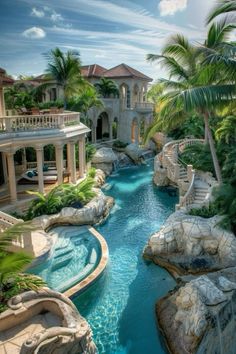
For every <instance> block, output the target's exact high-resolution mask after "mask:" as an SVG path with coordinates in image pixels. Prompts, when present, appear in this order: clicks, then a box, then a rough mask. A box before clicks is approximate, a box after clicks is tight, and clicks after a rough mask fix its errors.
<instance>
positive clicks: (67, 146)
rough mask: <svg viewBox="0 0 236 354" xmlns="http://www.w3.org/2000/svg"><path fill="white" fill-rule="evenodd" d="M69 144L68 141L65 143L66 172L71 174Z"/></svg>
mask: <svg viewBox="0 0 236 354" xmlns="http://www.w3.org/2000/svg"><path fill="white" fill-rule="evenodd" d="M70 148H71V145H70V143H67V144H66V155H67V172H68V173H69V174H71V151H70Z"/></svg>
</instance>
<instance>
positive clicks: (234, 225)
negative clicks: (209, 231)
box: [214, 178, 236, 234]
mask: <svg viewBox="0 0 236 354" xmlns="http://www.w3.org/2000/svg"><path fill="white" fill-rule="evenodd" d="M214 197H215V202H214V203H215V205H216V207H217V209H218V213H219V214H220V215H223V219H222V222H221V226H222V227H224V228H226V229H228V230H230V231H232V232H234V233H235V234H236V183H235V178H234V181H232V182H231V183H228V184H222V185H221V186H219V187H218V188H216V189H215V191H214Z"/></svg>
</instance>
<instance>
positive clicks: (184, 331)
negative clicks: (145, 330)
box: [156, 267, 236, 354]
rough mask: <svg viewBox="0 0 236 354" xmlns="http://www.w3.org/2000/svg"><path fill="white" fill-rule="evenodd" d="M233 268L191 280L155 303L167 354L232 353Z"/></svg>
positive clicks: (234, 340) (234, 327) (235, 343)
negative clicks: (169, 352)
mask: <svg viewBox="0 0 236 354" xmlns="http://www.w3.org/2000/svg"><path fill="white" fill-rule="evenodd" d="M235 281H236V268H235V267H234V268H229V269H226V270H223V271H218V272H215V273H209V274H208V275H204V276H200V277H198V278H194V279H192V280H191V279H188V278H187V277H184V278H182V282H181V287H176V289H175V290H174V291H172V292H170V293H169V294H168V295H167V296H165V297H164V298H162V299H161V300H159V301H158V303H157V307H156V310H157V311H156V312H157V318H158V322H159V326H160V328H161V330H162V333H163V334H164V337H165V340H166V342H167V344H168V348H169V349H170V351H171V353H175V354H188V353H199V354H200V353H207V354H215V353H219V354H224V353H227V354H234V353H235V347H236V337H235V331H236V322H235V319H234V313H235V310H236V283H235Z"/></svg>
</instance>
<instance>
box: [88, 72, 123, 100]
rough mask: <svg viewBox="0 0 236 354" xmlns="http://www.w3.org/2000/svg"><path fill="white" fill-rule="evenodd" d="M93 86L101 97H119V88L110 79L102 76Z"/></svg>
mask: <svg viewBox="0 0 236 354" xmlns="http://www.w3.org/2000/svg"><path fill="white" fill-rule="evenodd" d="M94 86H95V87H96V89H97V91H98V93H99V94H100V95H101V97H103V98H109V97H111V96H114V97H119V89H118V87H117V85H116V83H115V82H114V81H113V80H111V79H107V78H106V77H102V78H101V79H100V82H98V83H96V84H94Z"/></svg>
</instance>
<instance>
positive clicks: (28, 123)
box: [0, 111, 80, 139]
mask: <svg viewBox="0 0 236 354" xmlns="http://www.w3.org/2000/svg"><path fill="white" fill-rule="evenodd" d="M79 124H80V113H78V112H66V111H65V112H63V113H58V114H51V113H46V114H38V115H16V116H5V117H0V139H1V135H2V134H4V133H18V132H30V131H39V130H47V129H64V128H66V127H70V126H74V125H79Z"/></svg>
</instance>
